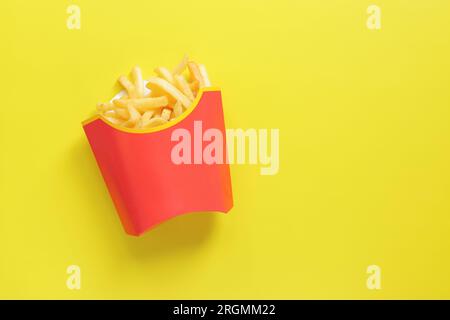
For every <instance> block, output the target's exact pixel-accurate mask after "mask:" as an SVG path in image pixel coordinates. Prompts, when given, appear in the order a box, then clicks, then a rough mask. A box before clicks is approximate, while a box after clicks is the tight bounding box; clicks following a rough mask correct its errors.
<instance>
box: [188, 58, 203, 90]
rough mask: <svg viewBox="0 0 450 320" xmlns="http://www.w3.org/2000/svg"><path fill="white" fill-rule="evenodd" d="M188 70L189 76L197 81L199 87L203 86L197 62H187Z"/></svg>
mask: <svg viewBox="0 0 450 320" xmlns="http://www.w3.org/2000/svg"><path fill="white" fill-rule="evenodd" d="M188 68H189V72H190V73H191V77H192V79H193V80H195V81H198V84H199V88H203V87H205V82H204V81H203V77H202V75H201V73H200V70H199V68H198V66H197V64H196V63H195V62H193V61H189V63H188Z"/></svg>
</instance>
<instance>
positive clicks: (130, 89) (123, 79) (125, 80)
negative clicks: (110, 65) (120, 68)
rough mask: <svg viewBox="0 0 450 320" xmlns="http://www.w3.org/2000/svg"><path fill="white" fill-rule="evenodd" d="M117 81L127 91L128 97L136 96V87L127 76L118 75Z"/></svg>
mask: <svg viewBox="0 0 450 320" xmlns="http://www.w3.org/2000/svg"><path fill="white" fill-rule="evenodd" d="M118 81H119V83H120V84H121V85H122V87H123V88H124V89H125V90H126V91H127V93H128V96H129V97H130V98H136V88H135V87H134V85H133V84H132V83H131V82H130V80H128V78H127V77H125V76H120V77H119V80H118Z"/></svg>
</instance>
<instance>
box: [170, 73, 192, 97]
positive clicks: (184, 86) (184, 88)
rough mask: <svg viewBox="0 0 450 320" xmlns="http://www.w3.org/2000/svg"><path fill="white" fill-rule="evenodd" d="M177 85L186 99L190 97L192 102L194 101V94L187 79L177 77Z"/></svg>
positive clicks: (180, 76)
mask: <svg viewBox="0 0 450 320" xmlns="http://www.w3.org/2000/svg"><path fill="white" fill-rule="evenodd" d="M174 78H175V85H176V86H177V88H178V89H180V90H181V92H183V93H184V94H185V95H186V97H188V98H189V99H191V100H194V99H195V97H194V93H193V92H192V90H191V87H190V86H189V84H188V83H187V81H186V79H185V78H184V77H183V76H182V75H179V74H177V75H175V76H174Z"/></svg>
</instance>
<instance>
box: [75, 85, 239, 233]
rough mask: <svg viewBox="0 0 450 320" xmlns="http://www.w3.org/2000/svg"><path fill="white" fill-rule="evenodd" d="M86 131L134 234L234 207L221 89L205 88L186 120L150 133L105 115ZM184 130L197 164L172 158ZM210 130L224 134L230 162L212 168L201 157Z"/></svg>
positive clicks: (88, 122)
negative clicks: (120, 124)
mask: <svg viewBox="0 0 450 320" xmlns="http://www.w3.org/2000/svg"><path fill="white" fill-rule="evenodd" d="M83 128H84V131H85V133H86V136H87V138H88V140H89V144H90V145H91V149H92V151H93V153H94V156H95V158H96V160H97V164H98V166H99V168H100V171H101V173H102V175H103V179H104V180H105V183H106V185H107V187H108V190H109V193H110V195H111V198H112V200H113V202H114V205H115V207H116V209H117V212H118V214H119V216H120V220H121V221H122V225H123V227H124V229H125V231H126V232H127V233H128V234H131V235H141V234H142V233H144V232H146V231H147V230H149V229H151V228H152V227H154V226H155V225H157V224H159V223H161V222H164V221H166V220H168V219H170V218H172V217H175V216H178V215H181V214H185V213H189V212H199V211H220V212H224V213H226V212H228V211H229V210H230V209H231V208H232V207H233V196H232V191H231V178H230V169H229V165H228V163H227V161H226V150H227V148H226V131H225V124H224V118H223V109H222V98H221V92H220V90H218V89H212V88H208V89H203V90H201V91H200V92H199V94H198V96H197V98H196V100H195V101H194V103H193V105H192V106H191V107H190V108H189V109H188V110H186V111H185V112H184V113H183V114H182V115H181V116H179V117H178V118H176V119H174V120H172V121H169V122H168V123H166V124H164V125H162V126H159V127H156V128H151V129H147V130H146V131H144V132H143V131H141V130H136V129H128V128H123V127H118V126H116V125H113V124H111V123H110V122H108V121H107V120H105V119H104V118H103V117H102V116H100V115H97V116H94V117H93V118H91V119H88V120H86V121H85V122H83ZM180 128H182V129H186V130H187V131H189V133H190V135H191V147H192V158H193V161H192V162H191V164H185V163H181V164H177V163H176V161H175V162H174V161H173V158H172V151H173V148H174V146H175V145H176V144H177V143H178V142H176V141H173V140H174V139H173V138H174V136H173V133H174V131H175V130H177V129H180ZM210 128H212V129H216V132H218V131H217V130H219V131H220V133H221V135H222V148H223V149H222V150H223V155H224V160H225V161H222V162H219V161H217V162H218V163H213V164H207V163H205V161H202V159H199V156H200V157H201V156H202V155H203V153H202V150H198V148H203V144H204V141H203V132H205V131H207V130H208V129H210ZM186 130H184V131H186ZM179 131H180V130H178V132H179ZM199 135H200V136H199ZM205 144H206V143H205ZM194 158H195V159H194ZM208 163H210V162H208Z"/></svg>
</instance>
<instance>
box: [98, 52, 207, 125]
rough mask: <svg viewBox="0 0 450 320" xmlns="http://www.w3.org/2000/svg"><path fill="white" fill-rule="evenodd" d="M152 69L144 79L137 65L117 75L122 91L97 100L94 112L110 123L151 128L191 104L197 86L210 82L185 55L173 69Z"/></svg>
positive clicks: (170, 119)
mask: <svg viewBox="0 0 450 320" xmlns="http://www.w3.org/2000/svg"><path fill="white" fill-rule="evenodd" d="M154 72H155V74H156V76H153V77H150V78H149V79H148V80H146V81H145V80H144V79H143V77H142V71H141V68H140V67H138V66H135V67H133V68H132V70H131V73H130V79H129V78H128V77H126V76H124V75H122V76H120V77H119V79H118V82H119V84H120V85H121V86H122V88H123V90H124V92H122V93H121V94H120V95H117V98H114V99H113V100H112V101H110V102H106V103H99V104H98V105H97V112H98V113H99V114H100V115H101V116H103V118H104V119H105V120H107V121H109V122H110V123H112V124H114V125H119V126H121V127H125V128H135V129H147V128H152V127H156V126H160V125H163V124H165V123H167V122H168V121H172V120H173V119H176V118H177V117H179V116H180V115H181V114H183V112H184V111H185V110H186V109H187V108H189V107H190V106H191V104H192V102H193V101H194V100H195V98H196V96H197V94H198V93H199V90H200V89H201V88H205V87H209V86H211V83H210V81H209V77H208V73H207V71H206V68H205V66H204V65H202V64H197V63H195V62H193V61H190V60H189V58H188V57H187V56H184V57H183V59H182V61H181V62H180V63H179V64H178V65H177V66H176V67H175V68H174V69H173V71H170V70H169V69H167V68H165V67H157V68H155V69H154ZM185 74H186V75H185ZM145 87H147V88H148V89H150V93H149V94H145V92H146V89H145ZM147 92H148V90H147Z"/></svg>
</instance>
